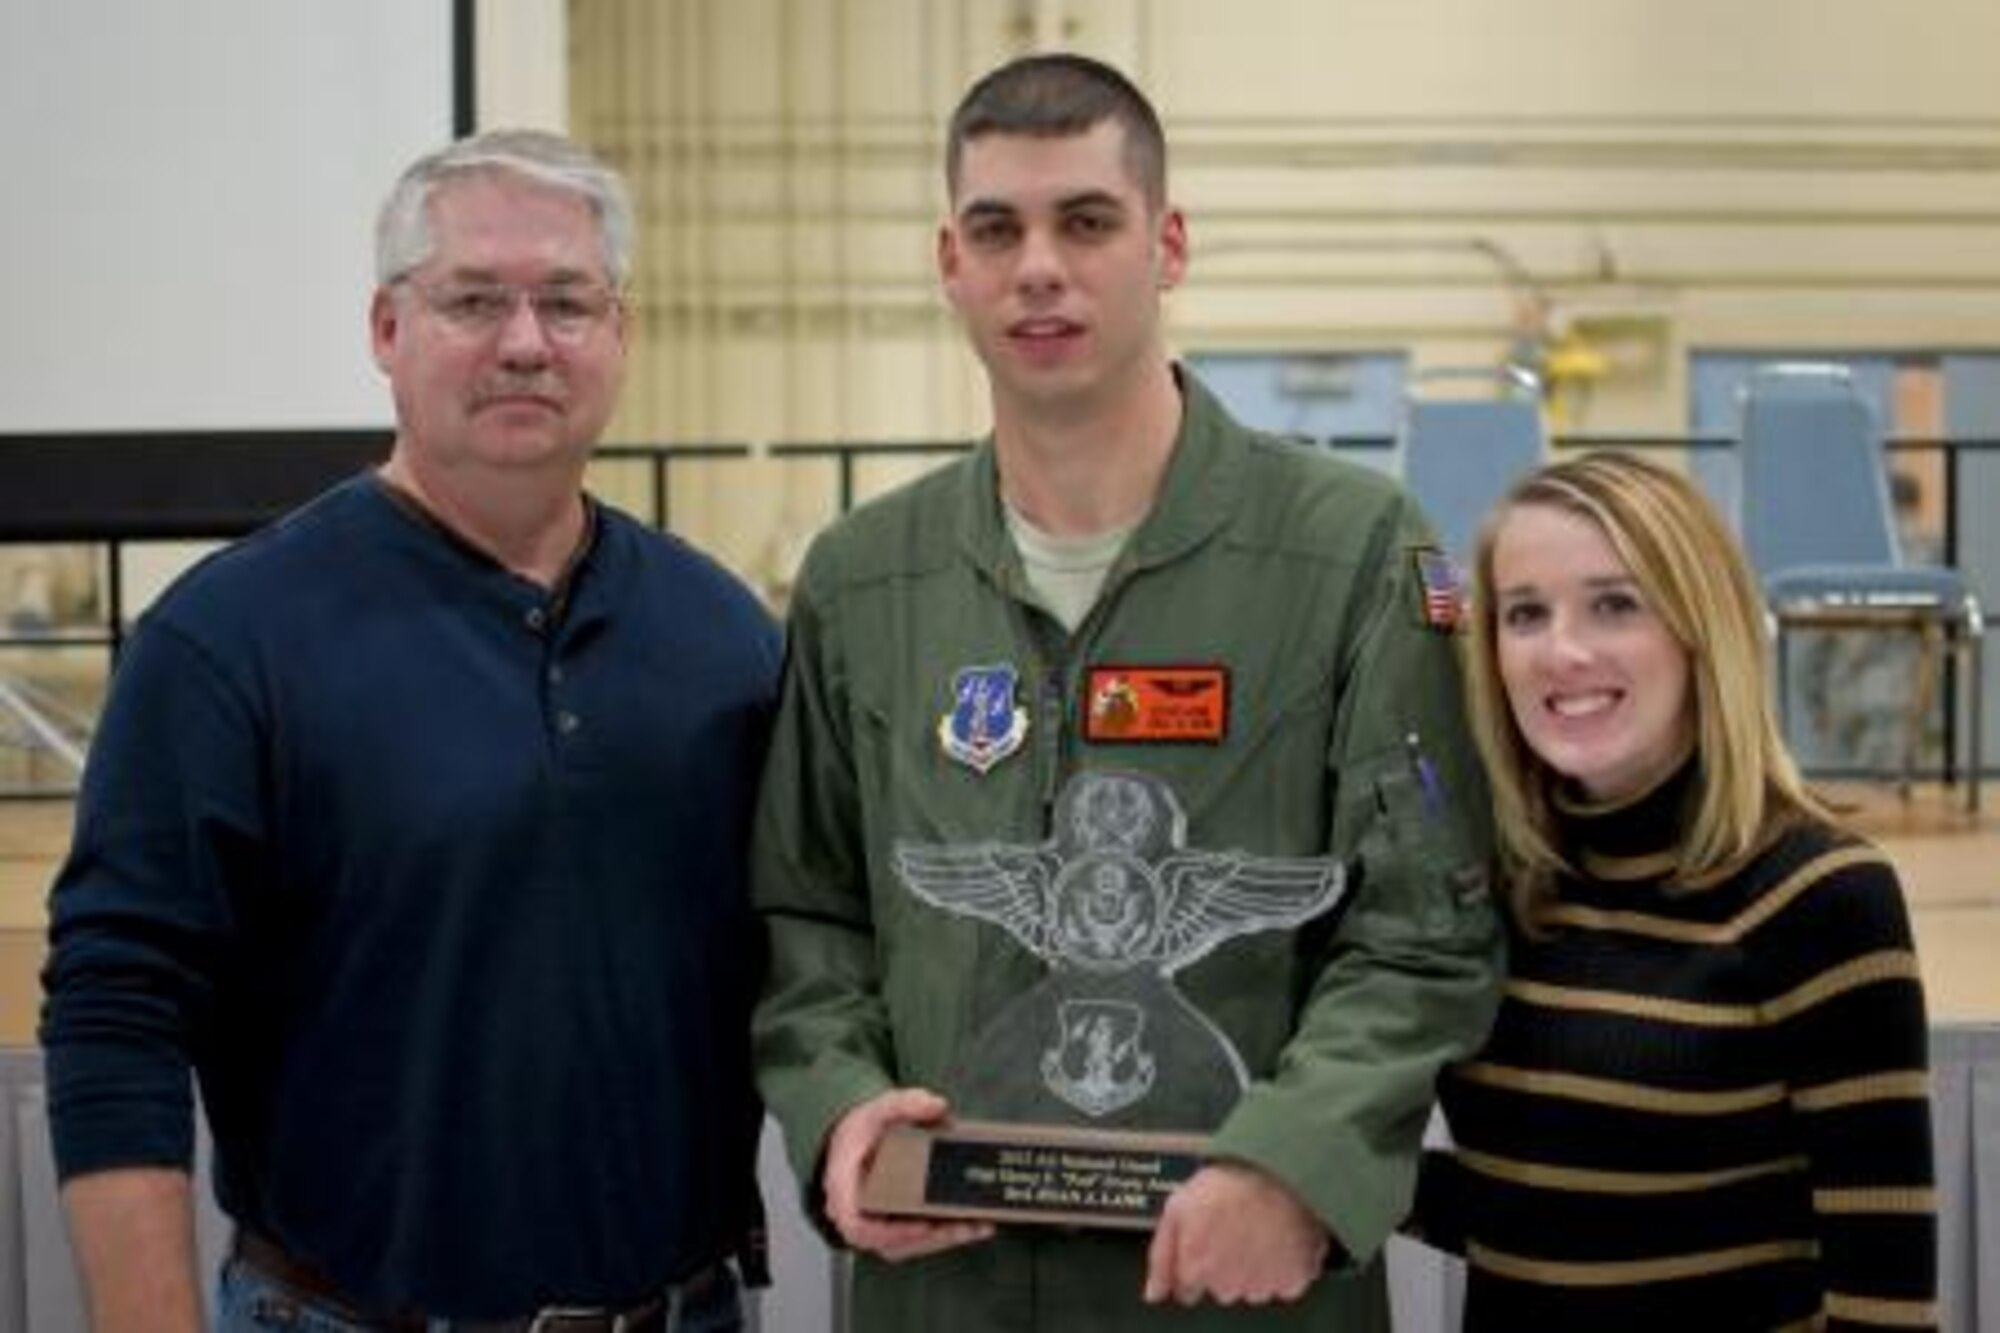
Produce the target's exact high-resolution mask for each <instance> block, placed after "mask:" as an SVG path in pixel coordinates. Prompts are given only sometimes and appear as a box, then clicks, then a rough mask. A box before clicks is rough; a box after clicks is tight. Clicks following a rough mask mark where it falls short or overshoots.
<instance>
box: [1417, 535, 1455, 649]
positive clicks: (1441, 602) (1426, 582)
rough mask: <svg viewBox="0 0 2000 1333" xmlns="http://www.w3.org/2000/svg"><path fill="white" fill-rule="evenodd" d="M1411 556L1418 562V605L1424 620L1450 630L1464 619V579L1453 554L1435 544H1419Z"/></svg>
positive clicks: (1436, 627)
mask: <svg viewBox="0 0 2000 1333" xmlns="http://www.w3.org/2000/svg"><path fill="white" fill-rule="evenodd" d="M1410 558H1411V559H1412V560H1414V561H1415V562H1416V566H1417V590H1418V593H1419V595H1420V596H1421V597H1422V605H1421V606H1420V607H1419V608H1418V610H1419V612H1420V613H1421V617H1422V620H1423V623H1424V624H1426V625H1428V626H1430V627H1431V628H1432V629H1435V630H1443V631H1444V632H1445V633H1447V634H1449V633H1451V632H1453V631H1455V630H1456V629H1458V627H1459V626H1460V625H1461V624H1463V623H1464V622H1465V580H1464V579H1463V578H1462V577H1460V575H1459V572H1458V566H1457V565H1455V564H1453V563H1452V560H1451V557H1450V556H1448V555H1446V554H1445V553H1444V552H1443V551H1440V550H1438V549H1437V547H1435V546H1416V547H1412V548H1411V549H1410Z"/></svg>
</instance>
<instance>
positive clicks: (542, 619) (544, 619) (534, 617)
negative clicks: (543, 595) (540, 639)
mask: <svg viewBox="0 0 2000 1333" xmlns="http://www.w3.org/2000/svg"><path fill="white" fill-rule="evenodd" d="M521 619H522V620H523V621H525V622H526V623H527V626H528V628H529V629H530V630H531V631H533V632H534V633H536V634H540V633H541V632H542V626H544V625H546V624H548V621H549V617H548V614H547V613H546V612H545V611H543V610H542V608H541V607H539V606H534V607H529V608H528V614H527V615H525V616H522V617H521Z"/></svg>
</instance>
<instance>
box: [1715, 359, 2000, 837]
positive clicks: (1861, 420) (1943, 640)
mask: <svg viewBox="0 0 2000 1333" xmlns="http://www.w3.org/2000/svg"><path fill="white" fill-rule="evenodd" d="M1741 406H1742V430H1741V434H1740V441H1741V448H1742V461H1743V492H1742V527H1743V543H1744V548H1745V550H1746V551H1747V552H1748V553H1749V556H1750V563H1751V565H1752V566H1753V567H1754V568H1755V569H1756V571H1757V573H1758V575H1759V577H1760V578H1761V579H1762V580H1763V584H1764V596H1765V601H1766V604H1767V606H1768V609H1769V614H1770V617H1771V628H1772V639H1773V643H1774V645H1775V648H1776V657H1777V671H1778V690H1779V709H1780V716H1781V718H1782V719H1783V720H1784V721H1785V722H1786V723H1787V724H1788V725H1789V721H1790V717H1789V696H1790V693H1791V691H1790V688H1789V685H1790V679H1789V676H1788V673H1787V660H1786V636H1787V633H1788V632H1789V631H1791V630H1794V629H1800V628H1813V629H1826V630H1864V631H1878V632H1879V631H1890V632H1895V633H1902V634H1914V635H1916V637H1917V642H1918V644H1919V652H1918V669H1917V672H1916V683H1915V687H1914V688H1913V689H1912V690H1911V698H1910V700H1909V705H1908V709H1907V711H1906V715H1905V716H1906V721H1905V731H1904V743H1903V773H1902V784H1903V790H1904V792H1905V794H1907V793H1908V791H1909V784H1910V780H1911V777H1912V775H1913V773H1914V771H1915V767H1916V758H1917V751H1918V747H1919V745H1920V743H1921V740H1922V735H1923V727H1924V722H1925V719H1926V718H1927V717H1928V716H1929V714H1930V711H1931V703H1932V699H1933V694H1932V689H1931V682H1932V681H1934V680H1935V679H1936V678H1937V677H1938V676H1939V675H1940V674H1945V668H1946V667H1947V666H1948V664H1949V661H1950V659H1949V658H1948V657H1947V656H1946V652H1945V650H1947V649H1948V650H1950V652H1951V653H1952V654H1953V655H1956V656H1962V657H1964V658H1965V659H1967V665H1966V669H1964V670H1961V671H1960V672H1959V673H1958V677H1959V680H1960V681H1961V683H1962V685H1963V687H1964V691H1965V693H1966V696H1967V708H1968V711H1969V717H1970V722H1971V726H1970V730H1969V732H1968V736H1969V743H1968V746H1967V763H1966V767H1965V775H1966V784H1965V788H1966V807H1967V809H1969V810H1972V811H1974V812H1977V811H1978V809H1979V776H1980V762H1981V761H1980V731H1981V726H1980V711H1981V707H1982V705H1983V699H1982V694H1983V690H1982V678H1981V674H1980V665H1981V664H1980V649H1981V639H1982V635H1983V632H1984V628H1985V624H1984V620H1983V618H1982V616H1981V614H1980V609H1979V598H1978V594H1977V593H1976V591H1975V590H1974V588H1973V586H1972V584H1971V581H1970V580H1969V579H1967V578H1966V576H1965V575H1964V574H1963V573H1961V572H1960V571H1959V570H1956V569H1952V568H1948V567H1945V566H1939V565H1910V564H1906V563H1904V561H1903V555H1902V547H1901V543H1900V542H1899V540H1898V538H1897V535H1896V517H1895V511H1894V506H1893V505H1892V504H1891V500H1890V492H1889V480H1888V469H1887V466H1886V458H1885V451H1884V448H1883V442H1882V430H1881V426H1880V424H1879V423H1878V422H1877V420H1876V418H1875V413H1874V411H1873V409H1872V408H1871V407H1870V405H1869V403H1868V401H1867V400H1866V399H1865V398H1863V397H1862V396H1861V394H1860V393H1859V392H1857V391H1856V389H1855V387H1854V384H1853V382H1852V380H1851V379H1850V378H1849V376H1848V373H1847V371H1846V370H1845V369H1844V368H1843V367H1840V366H1823V365H1799V364H1774V365H1770V366H1764V367H1760V368H1759V369H1758V370H1757V371H1755V372H1754V373H1753V374H1752V375H1751V377H1750V379H1749V380H1748V381H1747V382H1746V384H1745V386H1744V389H1743V395H1742V400H1741ZM1956 749H1957V747H1956V744H1955V738H1954V737H1952V736H1951V735H1949V734H1947V736H1946V737H1945V755H1946V776H1947V779H1948V780H1949V779H1951V778H1952V777H1954V774H1953V772H1952V769H1953V767H1954V765H1953V762H1952V760H1953V757H1954V756H1955V754H1956Z"/></svg>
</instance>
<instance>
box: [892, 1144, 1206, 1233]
mask: <svg viewBox="0 0 2000 1333" xmlns="http://www.w3.org/2000/svg"><path fill="white" fill-rule="evenodd" d="M1207 1150H1208V1140H1207V1139H1206V1138H1205V1137H1203V1136H1202V1135H1199V1134H1160V1133H1152V1132H1140V1131H1127V1130H1099V1129H1076V1128H1069V1127H1067V1126H1056V1125H1019V1124H1002V1123H998V1122H995V1121H980V1120H960V1121H952V1122H949V1123H947V1124H944V1125H941V1126H936V1127H928V1126H918V1125H898V1126H897V1127H895V1128H894V1129H891V1130H890V1131H889V1132H888V1133H887V1134H886V1135H884V1136H883V1139H882V1142H881V1143H880V1144H879V1145H878V1146H877V1147H876V1150H875V1160H874V1162H873V1164H872V1165H871V1166H870V1168H869V1172H868V1175H867V1177H866V1178H865V1179H864V1180H863V1181H862V1183H861V1206H862V1208H863V1209H864V1210H866V1211H868V1212H871V1213H882V1214H885V1215H890V1216H904V1217H950V1218H973V1219H980V1220H985V1221H993V1222H1025V1223H1041V1224H1044V1225H1049V1226H1083V1227H1122V1228H1126V1229H1129V1230H1136V1231H1150V1230H1151V1229H1152V1227H1153V1225H1154V1223H1155V1222H1157V1221H1158V1220H1159V1216H1160V1209H1161V1208H1162V1207H1163V1206H1165V1204H1166V1201H1167V1195H1169V1194H1170V1193H1172V1192H1173V1190H1174V1187H1175V1186H1177V1185H1179V1184H1180V1183H1181V1182H1182V1181H1184V1180H1186V1179H1187V1178H1188V1177H1189V1176H1191V1175H1193V1174H1194V1173H1195V1171H1196V1170H1198V1169H1199V1168H1200V1167H1201V1165H1202V1164H1203V1162H1204V1161H1205V1160H1206V1154H1207Z"/></svg>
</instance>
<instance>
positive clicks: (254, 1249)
mask: <svg viewBox="0 0 2000 1333" xmlns="http://www.w3.org/2000/svg"><path fill="white" fill-rule="evenodd" d="M229 1254H230V1258H232V1259H234V1260H235V1261H236V1262H237V1263H240V1264H242V1265H243V1266H244V1267H245V1268H248V1269H250V1270H252V1271H253V1272H255V1273H256V1274H257V1275H258V1276H260V1277H263V1278H267V1279H269V1280H270V1281H271V1282H273V1283H275V1284H276V1285H278V1286H280V1287H283V1288H284V1289H285V1290H286V1291H288V1292H290V1293H291V1294H292V1295H294V1296H297V1297H299V1298H300V1299H301V1300H302V1301H304V1302H305V1303H306V1304H309V1305H316V1306H319V1307H321V1308H323V1309H325V1310H327V1311H328V1312H329V1313H331V1314H333V1315H336V1316H338V1317H339V1318H341V1319H345V1320H347V1321H348V1322H349V1323H352V1324H358V1325H360V1326H361V1327H363V1328H366V1329H371V1330H375V1331H376V1333H425V1330H426V1329H427V1328H428V1327H429V1321H430V1318H431V1317H432V1316H425V1315H422V1314H417V1313H414V1312H411V1311H402V1312H398V1313H395V1314H387V1315H383V1314H370V1313H367V1312H366V1311H363V1310H362V1309H361V1308H360V1307H358V1306H357V1305H355V1304H354V1302H353V1301H352V1300H351V1299H349V1298H348V1296H347V1295H346V1293H344V1292H343V1291H341V1289H340V1288H339V1287H338V1286H336V1285H334V1283H333V1281H332V1280H331V1279H329V1278H328V1277H327V1276H326V1275H325V1274H324V1273H321V1272H320V1271H319V1270H318V1269H316V1268H313V1267H312V1266H311V1265H309V1264H306V1263H302V1262H301V1261H299V1260H297V1259H295V1258H293V1257H292V1256H291V1255H290V1254H287V1253H286V1252H285V1250H284V1249H283V1248H282V1247H281V1246H279V1245H278V1244H277V1242H275V1241H273V1240H271V1239H269V1238H268V1237H265V1236H260V1235H258V1234H257V1233H256V1232H254V1231H244V1230H242V1229H241V1228H238V1230H237V1232H236V1236H235V1239H234V1240H233V1241H232V1242H231V1244H230V1249H229ZM722 1277H723V1274H722V1270H721V1265H720V1264H716V1265H712V1266H710V1267H708V1268H705V1269H703V1270H702V1271H701V1272H699V1273H697V1274H695V1275H694V1276H693V1277H691V1278H689V1279H687V1280H686V1281H685V1282H680V1283H677V1284H675V1285H674V1286H673V1287H670V1288H668V1289H667V1290H665V1291H662V1292H661V1293H659V1294H658V1295H656V1296H654V1297H652V1298H651V1299H650V1300H645V1301H641V1302H640V1303H639V1304H637V1305H634V1306H630V1307H628V1308H626V1309H623V1310H609V1309H603V1308H599V1307H590V1306H557V1305H552V1306H546V1307H544V1308H543V1309H540V1310H537V1311H536V1312H535V1313H533V1314H530V1315H522V1316H520V1317H518V1318H515V1319H453V1320H449V1321H448V1322H449V1326H450V1327H451V1329H452V1330H453V1333H666V1330H667V1328H668V1325H669V1321H670V1319H671V1317H672V1315H673V1313H674V1312H675V1311H676V1310H677V1309H679V1308H680V1306H681V1305H682V1303H683V1302H685V1301H688V1300H690V1299H693V1298H696V1297H699V1296H701V1295H703V1294H705V1293H706V1292H707V1291H708V1289H709V1288H710V1287H711V1286H712V1285H714V1284H715V1283H716V1282H718V1281H721V1280H722Z"/></svg>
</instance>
